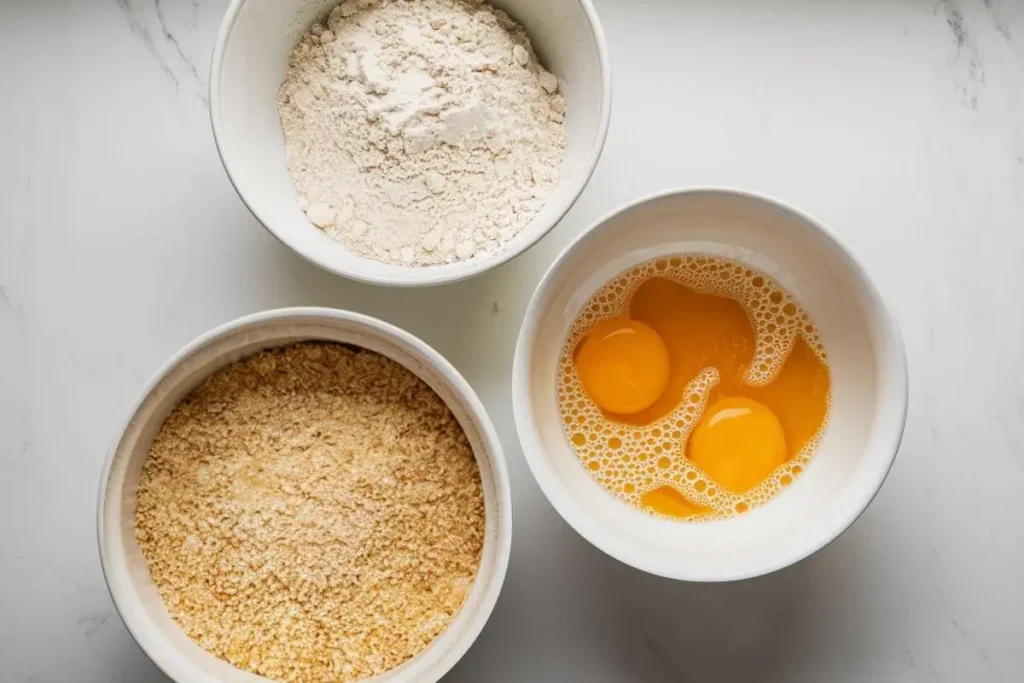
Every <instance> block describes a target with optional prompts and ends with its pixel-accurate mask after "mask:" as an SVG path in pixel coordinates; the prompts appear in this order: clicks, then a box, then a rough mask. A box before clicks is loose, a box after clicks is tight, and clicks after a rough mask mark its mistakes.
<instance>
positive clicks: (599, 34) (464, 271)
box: [208, 0, 612, 287]
mask: <svg viewBox="0 0 1024 683" xmlns="http://www.w3.org/2000/svg"><path fill="white" fill-rule="evenodd" d="M564 1H567V2H573V3H575V4H576V5H578V6H579V7H580V9H582V10H583V13H584V16H585V17H586V20H587V25H588V26H589V28H590V31H591V33H592V34H593V36H594V42H595V43H596V47H597V58H598V67H599V69H600V73H601V108H600V112H599V113H598V124H597V126H598V127H597V135H596V137H595V138H594V140H593V142H592V144H591V146H590V150H589V151H588V153H587V154H586V156H585V157H584V158H583V168H586V169H587V170H586V172H585V173H584V175H583V176H582V177H581V179H580V182H579V185H578V187H576V188H575V189H574V190H573V191H572V192H571V193H570V194H569V195H568V196H567V197H566V198H565V199H564V200H563V201H562V202H561V205H560V206H558V210H557V212H556V214H555V215H554V216H553V217H552V219H551V221H550V224H549V225H547V226H545V227H544V228H543V229H542V230H538V231H537V232H536V234H534V235H533V236H532V237H531V238H530V239H529V240H526V241H524V242H522V243H521V244H518V245H517V246H516V247H515V248H505V249H500V250H498V251H496V252H494V253H493V254H490V255H488V256H486V257H484V258H481V259H479V260H469V261H457V262H455V263H446V264H439V265H435V266H421V267H408V270H406V271H404V272H403V274H402V275H400V276H395V275H385V274H379V275H378V274H367V273H355V272H351V271H349V270H348V269H346V268H336V267H334V266H333V265H332V264H331V263H330V262H329V261H328V260H327V259H326V258H324V257H323V256H322V254H321V253H320V252H318V251H316V250H299V249H298V248H296V246H295V245H294V244H292V243H291V240H290V239H289V238H288V236H287V231H282V230H279V229H278V228H276V227H274V226H273V225H271V223H270V222H268V221H267V220H265V219H264V217H263V216H261V215H260V214H259V212H257V211H256V210H255V209H254V208H253V206H252V205H251V204H250V202H249V200H248V199H247V198H246V195H245V192H243V191H242V188H241V186H240V185H239V183H238V181H237V179H236V178H235V175H234V174H233V173H232V172H231V162H230V161H229V160H228V156H227V155H226V154H225V151H224V146H223V142H222V136H223V126H224V122H223V120H222V116H221V98H220V94H221V89H222V78H221V77H222V71H223V68H224V53H225V51H226V49H227V44H228V41H229V40H230V39H231V35H232V32H233V31H234V28H235V23H236V22H237V20H238V16H239V14H240V12H241V10H242V7H243V6H244V5H245V4H246V2H248V0H231V4H230V5H229V6H228V9H227V12H226V13H225V14H224V19H223V21H222V22H221V25H220V28H219V29H218V32H217V42H216V43H215V44H214V48H213V56H212V58H211V60H210V79H209V80H210V86H209V91H208V99H209V103H210V124H211V126H212V128H213V141H214V145H215V146H216V148H217V156H219V157H220V161H221V165H222V166H223V167H224V172H225V173H226V174H227V176H228V180H229V181H230V182H231V186H232V187H233V188H234V189H235V193H236V194H237V195H238V197H239V198H240V199H241V200H242V203H243V204H244V205H245V207H246V209H248V210H249V213H250V214H252V216H253V217H254V218H255V219H256V220H257V221H258V222H259V223H260V225H262V226H263V227H264V229H266V231H267V232H269V233H270V234H271V235H273V236H274V238H275V239H277V241H278V242H280V243H281V244H283V245H285V246H286V247H288V248H289V249H291V250H292V251H293V252H294V253H296V254H298V255H299V256H301V257H302V258H304V259H305V260H306V261H308V262H309V263H312V264H313V265H315V266H318V267H320V268H322V269H324V270H326V271H328V272H331V273H334V274H335V275H340V276H342V277H345V278H348V279H350V280H355V281H357V282H365V283H368V284H376V285H384V286H387V287H429V286H434V285H441V284H448V283H453V282H460V281H462V280H466V279H469V278H471V277H474V276H476V275H480V274H482V273H484V272H486V271H488V270H491V269H492V268H497V267H498V266H501V265H503V264H505V263H507V262H509V261H511V260H512V259H514V258H516V257H517V256H519V255H520V254H522V253H523V252H525V251H526V250H527V249H529V248H530V247H532V246H533V245H534V244H536V243H537V242H539V241H540V240H541V239H542V238H543V237H545V236H546V235H547V234H548V233H550V232H551V231H552V230H553V229H554V227H555V226H556V225H558V224H559V223H560V222H561V221H562V219H563V218H565V215H566V214H567V213H568V212H569V210H570V209H572V207H573V206H574V205H575V204H576V202H577V200H579V198H580V195H581V194H583V190H584V189H586V187H587V185H588V184H589V183H590V179H591V178H592V177H593V175H594V171H595V170H596V168H597V162H598V161H599V160H600V158H601V153H602V152H603V151H604V145H605V141H606V140H607V138H608V126H609V123H610V121H611V113H612V106H611V104H612V77H611V64H610V62H609V57H608V44H607V40H606V39H605V34H604V28H603V27H602V26H601V21H600V19H599V18H598V16H597V11H596V10H595V9H594V6H593V4H592V3H591V0H564Z"/></svg>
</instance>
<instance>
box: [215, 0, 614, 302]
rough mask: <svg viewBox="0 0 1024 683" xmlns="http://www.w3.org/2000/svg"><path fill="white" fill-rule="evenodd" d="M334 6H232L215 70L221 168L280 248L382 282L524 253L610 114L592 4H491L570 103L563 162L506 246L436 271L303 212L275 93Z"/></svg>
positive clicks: (551, 218) (575, 192)
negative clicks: (343, 236) (357, 241)
mask: <svg viewBox="0 0 1024 683" xmlns="http://www.w3.org/2000/svg"><path fill="white" fill-rule="evenodd" d="M337 4H338V2H337V0H233V1H232V3H231V6H230V7H229V8H228V11H227V15H226V16H225V17H224V23H223V24H222V25H221V28H220V35H219V37H218V39H217V46H216V48H215V49H214V51H213V63H212V65H211V73H210V119H211V121H212V123H213V135H214V138H215V139H216V142H217V149H218V151H219V152H220V157H221V160H222V161H223V163H224V168H225V170H226V171H227V173H228V176H229V178H230V179H231V182H232V183H233V184H234V186H235V189H236V190H237V191H238V194H239V195H240V196H241V198H242V201H243V202H245V204H246V205H247V206H248V207H249V210H250V211H252V213H253V215H255V216H256V218H257V219H259V221H260V222H261V223H263V225H264V226H265V227H266V228H267V230H269V231H270V232H271V234H273V235H274V236H275V237H277V238H278V239H279V240H281V242H283V243H284V244H286V245H287V246H289V247H291V248H292V249H293V250H295V251H296V252H297V253H298V254H300V255H301V256H303V257H305V258H306V259H307V260H309V261H311V262H313V263H315V264H316V265H318V266H320V267H322V268H324V269H326V270H329V271H332V272H334V273H337V274H339V275H344V276H345V277H349V278H353V279H356V280H362V281H364V282H372V283H376V284H382V285H404V286H421V285H434V284H440V283H444V282H455V281H457V280H462V279H464V278H468V277H471V276H473V275H477V274H479V273H482V272H483V271H485V270H487V269H489V268H494V267H495V266H498V265H500V264H502V263H504V262H506V261H508V260H509V259H511V258H513V257H515V256H517V255H518V254H520V253H522V252H523V251H525V250H526V249H528V248H529V247H530V246H531V245H533V243H534V242H536V241H537V240H539V239H540V238H541V237H543V236H544V235H545V234H547V232H548V231H549V230H551V228H553V227H554V226H555V224H556V223H558V221H559V220H561V218H562V216H564V215H565V213H566V212H567V211H568V210H569V208H570V207H572V205H573V203H574V202H575V201H576V198H577V197H579V195H580V193H581V192H582V191H583V188H584V186H586V184H587V181H588V180H590V176H591V174H592V173H593V171H594V167H595V166H596V165H597V160H598V157H599V156H600V155H601V149H602V148H603V147H604V141H605V136H606V134H607V132H608V120H609V118H610V116H611V71H610V68H609V66H608V54H607V47H606V45H605V40H604V32H603V31H602V30H601V24H600V23H599V22H598V19H597V14H596V13H595V12H594V8H593V7H592V6H591V4H590V0H494V2H492V3H491V4H492V5H494V6H495V7H497V8H500V9H503V10H505V11H506V12H508V13H509V15H511V16H512V18H513V19H515V20H516V21H517V22H519V23H520V24H521V25H522V26H523V27H524V28H526V30H527V32H528V33H529V34H530V40H531V41H532V43H533V46H534V48H535V50H536V52H537V54H538V56H539V57H540V59H541V62H542V63H543V64H544V66H545V67H546V68H547V69H548V70H550V71H551V72H552V73H554V74H555V75H556V76H558V77H559V80H560V82H561V88H562V93H563V94H564V96H565V101H566V111H567V114H566V118H565V142H566V147H565V158H564V160H563V163H562V172H561V177H560V178H559V181H558V185H557V187H556V188H555V190H554V192H552V194H551V195H550V196H549V197H548V200H547V203H546V204H545V206H544V208H543V209H542V210H541V211H540V212H539V213H538V214H537V216H536V217H535V218H534V219H533V221H532V222H531V223H530V224H529V225H527V226H526V227H525V228H523V230H522V231H521V232H520V233H519V234H518V235H516V236H515V237H514V238H513V239H511V240H509V241H508V242H507V243H506V244H504V245H503V246H502V248H501V249H500V250H497V251H495V252H493V253H486V254H482V255H480V256H478V257H474V258H472V259H469V260H467V261H462V262H457V263H451V264H443V265H434V266H420V267H414V266H401V265H392V264H385V263H378V262H376V261H372V260H370V259H366V258H363V257H361V256H358V255H357V254H355V253H353V252H352V251H350V250H349V249H348V248H347V247H345V246H344V245H343V244H341V243H340V242H337V241H336V240H334V239H332V238H331V237H329V236H328V235H327V234H326V233H324V232H323V231H322V230H319V229H317V228H316V227H315V226H313V224H312V223H310V222H309V220H308V219H307V218H306V215H305V214H304V213H303V212H302V211H301V210H300V209H299V205H298V200H297V195H296V192H295V188H294V186H293V185H292V181H291V178H290V177H289V175H288V171H287V169H286V168H285V156H284V138H283V133H282V132H281V122H280V120H279V118H278V114H277V91H278V88H280V86H281V83H282V82H283V81H284V79H285V75H286V74H287V71H288V53H289V51H290V50H291V49H292V48H293V47H294V46H295V44H296V43H298V41H299V39H300V38H301V37H302V36H303V35H304V34H305V32H306V31H307V30H308V29H309V27H310V26H311V25H312V24H313V22H314V21H316V20H318V19H322V18H323V17H324V16H325V15H326V14H327V12H328V11H329V10H330V9H331V8H333V7H334V6H335V5H337Z"/></svg>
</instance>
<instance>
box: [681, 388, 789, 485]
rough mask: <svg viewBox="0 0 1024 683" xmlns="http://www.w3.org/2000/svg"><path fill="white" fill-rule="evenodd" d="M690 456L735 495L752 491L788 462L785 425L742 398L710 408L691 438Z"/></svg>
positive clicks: (762, 406) (726, 399) (731, 399)
mask: <svg viewBox="0 0 1024 683" xmlns="http://www.w3.org/2000/svg"><path fill="white" fill-rule="evenodd" d="M688 451H689V452H688V454H687V455H688V456H689V458H690V460H692V461H693V462H694V463H695V464H696V465H697V466H699V467H700V468H701V469H702V470H704V471H705V472H706V473H707V475H708V476H709V477H711V478H712V479H714V480H715V481H716V482H718V483H719V484H720V485H721V486H724V487H725V488H727V489H729V490H730V491H733V492H735V493H743V492H745V491H749V490H750V489H752V488H753V487H755V486H757V485H758V484H760V483H761V482H762V481H764V480H765V479H766V478H767V477H768V475H770V474H771V473H772V471H773V470H775V468H776V467H778V466H779V465H781V464H782V463H784V462H785V461H786V437H785V436H784V435H783V432H782V425H781V424H779V419H778V418H777V417H775V414H774V413H772V411H770V410H769V409H768V408H766V407H765V406H764V405H763V404H761V403H758V402H757V401H754V400H753V399H749V398H743V397H740V396H736V397H732V398H723V399H721V400H720V401H718V402H717V403H715V404H714V405H712V406H710V407H709V408H708V409H707V410H706V411H705V412H704V417H703V418H702V419H701V421H700V423H699V424H698V425H697V427H696V428H695V429H694V430H693V434H692V435H691V436H690V443H689V447H688Z"/></svg>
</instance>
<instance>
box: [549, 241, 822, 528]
mask: <svg viewBox="0 0 1024 683" xmlns="http://www.w3.org/2000/svg"><path fill="white" fill-rule="evenodd" d="M830 389H831V380H830V374H829V370H828V363H827V359H826V355H825V350H824V347H823V345H822V343H821V340H820V337H819V334H818V331H817V328H816V327H815V326H814V324H813V322H812V321H811V320H810V318H809V317H808V316H807V314H806V312H805V311H804V310H803V309H802V307H801V306H800V305H799V303H798V302H797V301H796V300H795V299H794V298H793V296H792V295H790V294H789V293H788V292H787V291H786V290H785V289H783V288H782V287H781V286H780V285H779V284H778V283H777V282H776V281H775V280H773V279H772V278H771V277H769V276H768V275H767V274H765V273H763V272H760V271H758V270H756V269H754V268H752V267H750V266H748V265H746V264H743V263H740V262H737V261H732V260H729V259H724V258H721V257H718V256H712V255H706V254H688V255H681V256H676V257H671V258H663V259H659V260H656V261H651V262H649V263H645V264H641V265H639V266H637V267H635V268H633V269H632V270H630V271H628V272H626V273H623V274H622V275H620V276H619V277H617V278H615V279H614V280H612V281H611V282H609V283H608V284H606V285H605V286H604V287H602V288H601V289H599V290H598V292H596V293H595V294H594V296H593V297H591V299H590V300H589V301H588V302H587V304H586V305H585V306H584V307H583V310H582V311H581V313H580V315H579V316H578V317H577V319H576V321H575V323H574V325H573V326H572V329H571V330H570V333H569V335H568V338H567V340H566V344H565V347H564V348H563V351H562V356H561V361H560V372H559V385H558V408H559V413H560V417H561V420H562V425H563V430H564V431H565V433H566V436H567V437H568V439H569V443H570V445H571V447H572V449H573V451H574V452H575V453H576V455H577V457H578V458H579V459H580V461H581V462H582V463H583V464H584V466H585V467H586V468H587V470H588V471H589V472H590V473H591V475H592V476H593V477H594V478H595V479H596V480H597V482H598V483H599V484H600V485H601V486H602V487H604V488H605V489H606V490H607V491H609V492H610V493H612V494H613V495H615V496H616V497H618V498H620V499H621V500H623V501H625V502H627V503H629V504H631V505H633V506H635V507H637V508H639V509H642V510H645V511H648V512H651V513H654V514H658V515H662V516H667V517H672V518H676V519H692V520H700V519H721V518H724V517H729V516H732V515H735V514H738V513H742V512H745V511H747V510H749V509H751V508H752V507H755V506H757V505H760V504H763V503H764V502H766V501H767V500H770V499H771V498H772V497H773V496H774V495H776V494H778V492H779V491H781V490H782V489H783V488H785V487H786V486H788V485H789V484H790V483H792V481H793V480H794V478H795V477H797V476H799V475H800V473H802V472H803V470H804V469H805V468H806V465H807V462H808V461H809V459H810V457H811V455H812V454H813V451H814V449H815V447H816V446H817V444H818V441H819V439H820V437H821V433H822V431H823V430H824V427H825V424H826V422H827V418H828V410H829V402H830Z"/></svg>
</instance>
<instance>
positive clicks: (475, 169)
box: [278, 0, 565, 266]
mask: <svg viewBox="0 0 1024 683" xmlns="http://www.w3.org/2000/svg"><path fill="white" fill-rule="evenodd" d="M278 110H279V114H280V117H281V123H282V127H283V129H284V137H285V153H286V160H287V164H288V171H289V173H290V174H291V177H292V180H293V182H294V183H295V187H296V190H297V191H298V194H299V206H300V207H301V208H302V209H303V210H304V211H305V212H306V215H307V217H308V218H309V220H310V222H312V223H313V224H314V225H316V226H317V227H319V228H321V229H323V230H324V231H325V232H326V233H327V234H328V235H330V236H332V237H334V238H335V239H338V240H340V241H341V242H343V243H344V244H345V245H347V246H348V247H349V248H350V249H352V250H353V251H354V252H356V253H357V254H360V255H362V256H365V257H368V258H371V259H374V260H377V261H381V262H384V263H392V264H405V265H418V266H423V265H431V264H440V263H452V262H455V261H463V260H466V259H470V258H473V257H474V256H477V255H479V254H481V253H488V252H493V251H496V250H498V249H500V248H501V246H502V245H503V244H504V243H506V242H507V241H508V240H510V239H512V238H513V237H515V235H516V234H517V233H519V231H520V230H522V229H523V228H524V227H525V226H526V225H527V224H529V223H530V222H531V221H532V220H533V218H534V216H536V214H537V213H538V212H539V211H540V210H541V208H542V207H543V206H544V204H545V202H546V200H547V198H548V195H549V194H550V193H551V191H552V190H553V189H554V188H555V185H556V184H557V182H558V175H559V168H560V166H561V162H562V156H563V153H564V147H565V131H564V125H563V119H564V116H565V100H564V99H563V97H562V95H561V93H560V92H559V83H558V79H557V78H556V77H555V76H554V75H552V74H550V73H548V72H547V71H545V70H544V68H543V67H541V65H540V63H539V62H538V61H537V57H536V55H535V54H534V51H533V47H532V45H531V44H530V40H529V37H528V36H527V34H526V31H524V30H523V28H522V27H520V26H519V25H518V24H516V23H515V22H514V21H513V20H512V19H511V18H509V16H508V15H507V14H506V13H505V12H503V11H501V10H497V9H494V8H492V7H491V6H490V5H487V4H485V3H481V2H479V0H417V1H416V2H408V1H406V0H346V1H345V2H343V3H342V4H341V5H339V6H338V7H336V8H335V9H334V10H333V11H331V13H330V15H329V17H328V19H327V21H326V22H325V23H324V24H314V25H313V27H312V29H311V30H310V32H309V33H308V34H307V35H306V36H305V37H304V38H303V39H302V40H301V41H300V42H299V44H298V45H297V46H296V47H295V49H294V50H293V51H292V53H291V57H290V61H289V69H288V75H287V77H286V79H285V81H284V84H283V85H282V86H281V89H280V92H279V94H278Z"/></svg>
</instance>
